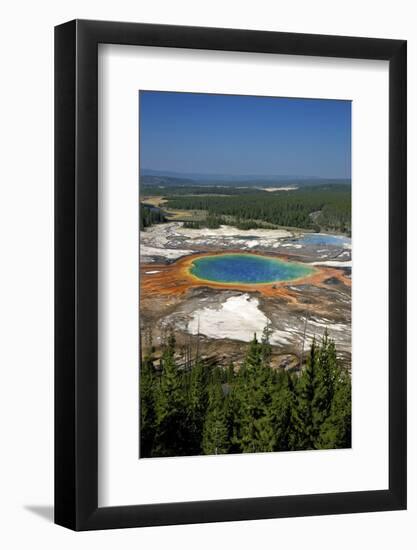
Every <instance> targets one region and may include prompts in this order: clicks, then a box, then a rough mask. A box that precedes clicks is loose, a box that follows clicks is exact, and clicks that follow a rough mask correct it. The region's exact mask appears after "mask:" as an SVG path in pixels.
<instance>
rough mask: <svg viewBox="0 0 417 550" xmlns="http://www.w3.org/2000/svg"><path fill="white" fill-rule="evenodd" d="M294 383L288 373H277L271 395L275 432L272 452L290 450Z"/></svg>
mask: <svg viewBox="0 0 417 550" xmlns="http://www.w3.org/2000/svg"><path fill="white" fill-rule="evenodd" d="M295 398H296V396H295V389H294V382H293V379H292V377H291V375H290V374H289V373H288V372H283V373H279V375H278V380H277V387H276V389H275V392H274V394H273V400H272V416H273V426H274V431H275V446H274V451H290V450H292V441H291V434H292V432H293V409H294V407H295Z"/></svg>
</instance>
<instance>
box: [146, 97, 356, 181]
mask: <svg viewBox="0 0 417 550" xmlns="http://www.w3.org/2000/svg"><path fill="white" fill-rule="evenodd" d="M139 108H140V163H141V169H153V170H164V171H175V172H182V173H201V174H227V175H245V174H246V175H289V176H315V177H323V178H350V176H351V102H350V101H335V100H321V99H320V100H317V99H288V98H271V97H254V96H234V95H214V94H189V93H175V92H150V91H149V92H148V91H141V92H140V94H139Z"/></svg>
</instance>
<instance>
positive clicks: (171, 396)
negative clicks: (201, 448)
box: [154, 335, 187, 456]
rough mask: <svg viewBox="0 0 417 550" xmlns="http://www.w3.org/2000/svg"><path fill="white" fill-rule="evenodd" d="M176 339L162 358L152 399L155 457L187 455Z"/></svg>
mask: <svg viewBox="0 0 417 550" xmlns="http://www.w3.org/2000/svg"><path fill="white" fill-rule="evenodd" d="M174 345H175V339H174V338H173V337H172V335H171V337H170V338H169V339H168V344H167V347H166V350H165V352H164V355H163V357H162V360H161V365H162V373H161V380H160V384H159V386H158V389H157V392H156V399H155V413H156V421H155V432H156V433H155V442H154V456H181V455H184V454H186V450H187V436H186V400H185V392H184V387H183V380H182V377H181V373H180V372H179V370H178V368H177V366H176V364H175V360H174V347H173V346H174Z"/></svg>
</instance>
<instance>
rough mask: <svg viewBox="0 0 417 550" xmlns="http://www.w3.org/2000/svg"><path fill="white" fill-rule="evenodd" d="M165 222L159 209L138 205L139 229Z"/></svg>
mask: <svg viewBox="0 0 417 550" xmlns="http://www.w3.org/2000/svg"><path fill="white" fill-rule="evenodd" d="M165 221H166V218H165V215H164V213H163V212H162V210H161V209H160V208H157V207H155V206H148V205H146V204H143V203H140V206H139V228H140V229H145V228H146V227H150V226H151V225H154V224H156V223H164V222H165Z"/></svg>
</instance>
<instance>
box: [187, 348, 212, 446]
mask: <svg viewBox="0 0 417 550" xmlns="http://www.w3.org/2000/svg"><path fill="white" fill-rule="evenodd" d="M206 409H207V380H206V376H205V372H204V366H203V363H202V361H201V360H199V359H197V361H196V363H195V364H194V366H193V367H192V369H191V372H190V376H189V390H188V428H189V434H188V445H189V451H190V454H192V455H197V454H201V444H202V433H203V425H204V418H205V414H206Z"/></svg>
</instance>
